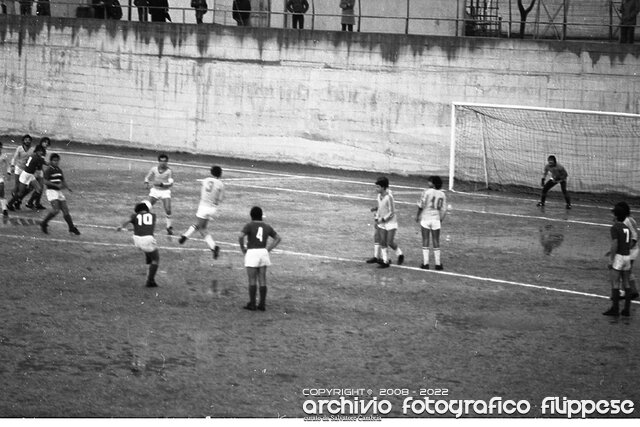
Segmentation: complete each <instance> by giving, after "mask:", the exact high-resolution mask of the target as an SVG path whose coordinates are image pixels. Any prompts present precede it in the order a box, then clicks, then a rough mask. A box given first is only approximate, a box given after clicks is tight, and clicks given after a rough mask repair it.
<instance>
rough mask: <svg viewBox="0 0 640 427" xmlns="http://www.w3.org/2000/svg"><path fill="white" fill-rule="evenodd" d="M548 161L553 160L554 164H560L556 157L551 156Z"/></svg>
mask: <svg viewBox="0 0 640 427" xmlns="http://www.w3.org/2000/svg"><path fill="white" fill-rule="evenodd" d="M547 160H553V161H554V163H558V160H556V156H549V157H547Z"/></svg>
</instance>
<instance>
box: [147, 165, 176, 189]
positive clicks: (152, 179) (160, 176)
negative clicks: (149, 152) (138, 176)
mask: <svg viewBox="0 0 640 427" xmlns="http://www.w3.org/2000/svg"><path fill="white" fill-rule="evenodd" d="M144 182H148V183H151V184H152V185H153V186H154V187H160V188H166V187H170V186H171V185H172V184H173V172H172V171H171V168H167V169H166V170H165V171H164V172H160V171H159V170H158V166H154V167H152V168H151V169H150V170H149V173H147V176H145V177H144ZM161 183H162V186H161V185H160V184H161Z"/></svg>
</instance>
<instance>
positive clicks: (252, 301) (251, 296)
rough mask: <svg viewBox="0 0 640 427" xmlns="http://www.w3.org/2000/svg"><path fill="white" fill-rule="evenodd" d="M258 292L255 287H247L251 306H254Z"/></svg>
mask: <svg viewBox="0 0 640 427" xmlns="http://www.w3.org/2000/svg"><path fill="white" fill-rule="evenodd" d="M257 290H258V286H257V285H250V286H249V303H250V304H251V305H256V291H257Z"/></svg>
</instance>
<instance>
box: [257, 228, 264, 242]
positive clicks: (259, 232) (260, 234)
mask: <svg viewBox="0 0 640 427" xmlns="http://www.w3.org/2000/svg"><path fill="white" fill-rule="evenodd" d="M262 234H263V231H262V227H258V231H257V232H256V239H258V240H260V241H261V242H262V238H263V235H262Z"/></svg>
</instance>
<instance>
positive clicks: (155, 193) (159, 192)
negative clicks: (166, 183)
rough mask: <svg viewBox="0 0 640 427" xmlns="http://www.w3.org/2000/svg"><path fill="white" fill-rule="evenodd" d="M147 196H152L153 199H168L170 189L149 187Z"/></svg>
mask: <svg viewBox="0 0 640 427" xmlns="http://www.w3.org/2000/svg"><path fill="white" fill-rule="evenodd" d="M149 197H153V198H154V199H159V200H162V199H170V198H171V190H169V189H168V188H158V187H151V189H150V190H149Z"/></svg>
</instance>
